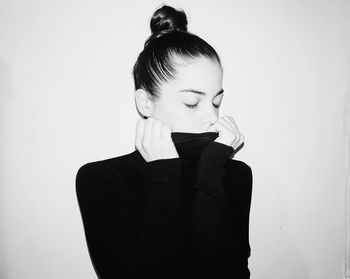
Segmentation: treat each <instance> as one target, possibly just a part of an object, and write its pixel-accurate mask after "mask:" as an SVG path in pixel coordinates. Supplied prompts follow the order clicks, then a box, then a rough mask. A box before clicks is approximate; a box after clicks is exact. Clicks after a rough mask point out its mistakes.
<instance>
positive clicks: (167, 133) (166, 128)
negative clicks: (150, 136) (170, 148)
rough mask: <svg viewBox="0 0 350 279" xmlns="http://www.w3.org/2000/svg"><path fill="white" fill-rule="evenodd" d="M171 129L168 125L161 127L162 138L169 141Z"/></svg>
mask: <svg viewBox="0 0 350 279" xmlns="http://www.w3.org/2000/svg"><path fill="white" fill-rule="evenodd" d="M171 130H172V129H171V127H170V126H169V125H166V124H164V125H163V126H162V138H163V139H169V138H171Z"/></svg>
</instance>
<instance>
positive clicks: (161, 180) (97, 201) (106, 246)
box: [76, 158, 181, 279]
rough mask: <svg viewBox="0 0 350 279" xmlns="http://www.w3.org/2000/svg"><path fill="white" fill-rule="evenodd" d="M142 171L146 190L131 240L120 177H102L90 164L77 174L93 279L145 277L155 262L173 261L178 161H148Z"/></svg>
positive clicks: (126, 200)
mask: <svg viewBox="0 0 350 279" xmlns="http://www.w3.org/2000/svg"><path fill="white" fill-rule="evenodd" d="M147 166H148V167H149V170H150V174H151V176H150V177H151V184H150V189H149V194H148V197H147V202H146V208H145V212H143V214H142V220H141V224H140V227H139V230H138V231H139V233H138V234H137V235H136V234H134V233H135V231H134V230H133V229H132V225H131V224H132V223H133V220H130V218H132V216H135V215H132V214H131V212H132V209H131V208H130V205H129V204H128V203H129V202H130V201H131V199H130V195H129V192H128V190H127V189H128V185H126V182H125V180H124V179H122V177H121V176H120V174H119V173H113V175H112V176H111V175H110V174H108V175H106V173H105V170H104V169H103V168H101V167H96V166H94V167H92V166H91V165H90V164H87V165H84V166H83V167H81V168H80V169H79V171H78V173H77V176H76V193H77V197H78V202H79V207H80V212H81V216H82V219H83V225H84V231H85V237H86V241H87V246H88V251H89V254H90V259H91V261H92V264H93V266H94V269H95V272H96V274H97V275H98V277H99V278H103V279H107V278H118V277H117V276H121V277H120V278H127V277H125V276H132V275H133V274H138V272H143V273H147V272H151V271H152V270H155V269H156V267H155V266H154V264H156V263H157V261H158V263H159V259H161V258H164V259H166V256H167V255H173V254H174V253H173V249H176V248H177V241H178V236H177V228H178V222H179V216H178V211H179V209H178V203H177V193H178V191H177V188H178V185H179V184H178V183H179V180H180V177H179V175H180V169H181V164H180V159H179V158H172V159H163V160H156V161H151V162H149V163H147ZM130 239H131V241H130ZM128 240H129V241H128ZM167 262H169V261H167ZM158 269H159V268H158ZM141 270H142V271H141ZM127 274H128V275H127Z"/></svg>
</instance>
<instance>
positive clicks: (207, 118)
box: [202, 105, 218, 130]
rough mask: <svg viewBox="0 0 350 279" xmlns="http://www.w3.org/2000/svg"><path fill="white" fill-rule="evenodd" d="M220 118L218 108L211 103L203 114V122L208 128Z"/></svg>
mask: <svg viewBox="0 0 350 279" xmlns="http://www.w3.org/2000/svg"><path fill="white" fill-rule="evenodd" d="M217 120H218V110H217V109H216V108H214V107H213V106H212V105H211V108H210V109H209V110H207V111H206V113H205V114H204V116H203V120H202V124H203V126H204V128H205V129H206V130H208V129H209V127H210V126H211V125H212V124H214V123H215V122H216V121H217Z"/></svg>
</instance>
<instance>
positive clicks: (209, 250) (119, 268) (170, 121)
mask: <svg viewBox="0 0 350 279" xmlns="http://www.w3.org/2000/svg"><path fill="white" fill-rule="evenodd" d="M151 30H152V33H153V34H152V35H151V36H150V37H149V38H148V39H147V41H146V42H145V47H144V50H143V51H142V52H141V53H140V55H139V57H138V59H137V61H136V63H135V66H134V68H133V75H134V81H135V103H136V107H137V110H138V112H139V114H140V115H141V116H142V118H140V119H139V120H138V122H137V126H136V137H135V147H136V149H135V151H134V152H132V153H129V154H125V155H123V156H119V157H115V158H110V159H106V160H102V161H96V162H90V163H87V164H85V165H83V166H82V167H80V169H79V170H78V173H77V177H76V193H77V198H78V203H79V207H80V212H81V216H82V220H83V225H84V231H85V236H86V241H87V246H88V250H89V253H90V257H91V260H92V264H93V266H94V268H95V271H96V274H97V275H98V277H99V278H103V279H105V278H138V277H139V276H148V275H149V276H153V277H158V278H160V277H161V278H175V277H177V276H181V275H189V276H195V275H196V276H197V277H198V276H205V278H209V276H211V277H212V276H215V278H240V279H242V278H249V277H250V272H249V269H248V257H249V256H250V246H249V237H248V234H249V233H248V228H249V211H250V202H251V191H252V171H251V168H250V167H249V166H248V165H247V164H246V163H244V162H242V161H238V160H233V159H232V160H230V157H232V156H233V154H234V153H235V152H237V150H238V148H239V147H241V146H242V144H243V140H244V137H243V136H242V134H241V133H240V132H239V130H238V128H237V125H236V124H235V122H234V120H233V118H232V117H231V116H224V117H220V118H219V117H218V115H219V106H220V103H221V101H222V98H223V90H222V79H223V69H222V66H221V62H220V59H219V56H218V54H217V53H216V52H215V50H214V49H213V48H212V47H211V46H210V45H209V44H208V43H206V42H205V41H204V40H202V39H201V38H199V37H197V36H196V35H194V34H192V33H190V32H187V19H186V15H185V13H184V12H183V11H177V10H175V9H174V8H172V7H169V6H166V5H164V6H163V7H161V8H159V9H158V10H157V11H156V12H155V13H154V15H153V17H152V19H151ZM118 275H119V277H118ZM198 278H199V277H198Z"/></svg>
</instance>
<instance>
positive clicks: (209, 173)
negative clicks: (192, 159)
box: [193, 141, 234, 264]
mask: <svg viewBox="0 0 350 279" xmlns="http://www.w3.org/2000/svg"><path fill="white" fill-rule="evenodd" d="M233 151H234V149H233V147H230V146H228V145H225V144H222V143H219V142H215V141H213V142H211V143H210V144H209V145H208V146H207V147H206V148H205V149H204V151H203V152H202V154H201V156H200V158H199V161H198V167H197V176H196V180H195V185H194V188H195V194H194V205H193V206H194V220H193V229H194V239H193V241H194V249H195V250H194V251H195V257H196V258H197V260H199V261H200V262H202V263H211V264H213V263H214V261H217V260H218V258H219V256H220V253H221V248H222V247H221V245H222V240H223V236H224V235H223V227H222V223H223V222H222V221H223V220H222V219H223V217H222V216H223V212H224V206H225V188H224V187H223V177H224V175H225V171H224V168H223V166H224V164H225V162H226V160H227V159H228V158H229V155H230V154H231V153H232V152H233Z"/></svg>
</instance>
